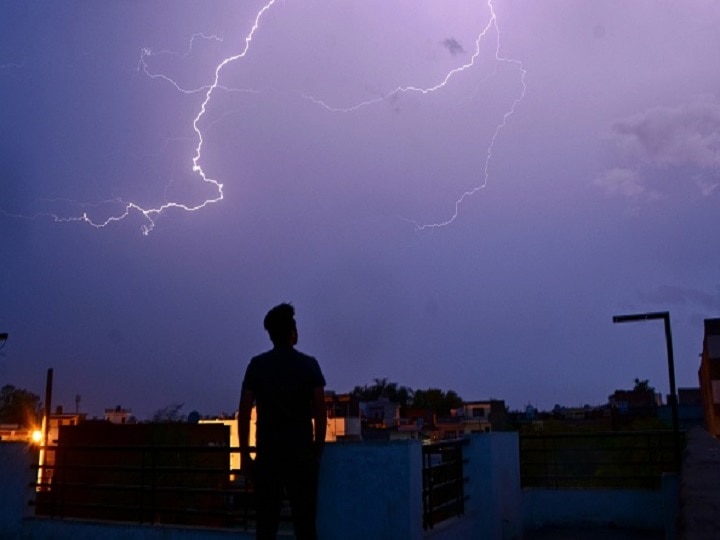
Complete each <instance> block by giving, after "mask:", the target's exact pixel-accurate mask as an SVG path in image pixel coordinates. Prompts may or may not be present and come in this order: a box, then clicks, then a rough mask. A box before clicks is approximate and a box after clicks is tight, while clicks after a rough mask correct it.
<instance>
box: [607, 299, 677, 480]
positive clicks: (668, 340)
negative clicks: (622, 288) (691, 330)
mask: <svg viewBox="0 0 720 540" xmlns="http://www.w3.org/2000/svg"><path fill="white" fill-rule="evenodd" d="M656 319H662V320H663V322H664V324H665V348H666V349H667V362H668V376H669V379H670V395H669V396H668V401H670V410H671V411H672V424H673V434H674V437H675V462H676V464H677V466H678V470H680V469H679V467H680V420H679V417H678V399H677V391H676V389H675V358H674V355H673V344H672V331H671V329H670V313H669V312H668V311H656V312H651V313H634V314H631V315H615V316H614V317H613V322H614V323H625V322H637V321H649V320H656Z"/></svg>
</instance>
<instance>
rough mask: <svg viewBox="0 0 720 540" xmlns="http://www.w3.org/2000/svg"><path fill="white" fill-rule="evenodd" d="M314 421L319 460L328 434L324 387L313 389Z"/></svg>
mask: <svg viewBox="0 0 720 540" xmlns="http://www.w3.org/2000/svg"><path fill="white" fill-rule="evenodd" d="M313 420H314V421H315V441H314V442H315V450H316V452H317V457H318V459H319V458H320V455H321V454H322V449H323V446H324V445H325V433H326V432H327V410H326V408H325V387H324V386H317V387H315V388H313Z"/></svg>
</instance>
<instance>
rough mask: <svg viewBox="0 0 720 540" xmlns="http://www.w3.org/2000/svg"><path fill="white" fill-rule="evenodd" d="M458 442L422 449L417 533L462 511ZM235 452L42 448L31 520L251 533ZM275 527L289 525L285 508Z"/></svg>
mask: <svg viewBox="0 0 720 540" xmlns="http://www.w3.org/2000/svg"><path fill="white" fill-rule="evenodd" d="M466 443H467V441H465V440H454V441H444V442H439V443H433V444H428V445H423V446H422V481H423V490H422V499H423V527H424V528H425V529H430V528H432V527H433V526H434V525H436V524H437V523H439V522H441V521H444V520H447V519H450V518H452V517H455V516H460V515H462V514H463V513H464V511H465V501H466V499H467V496H466V494H465V484H466V483H467V482H468V478H467V477H466V476H465V475H464V464H465V463H466V460H465V459H463V451H462V449H463V446H464V445H465V444H466ZM237 452H238V449H237V448H232V447H228V446H197V445H194V446H187V445H186V446H179V445H133V446H127V445H61V446H49V447H47V450H46V451H45V452H44V455H45V458H44V460H43V461H44V463H43V464H42V465H40V466H39V467H38V475H37V482H36V489H35V497H34V500H33V501H31V505H32V506H34V508H35V514H36V515H38V516H46V517H51V518H52V517H56V518H82V519H96V520H107V521H124V522H134V523H142V524H181V525H203V526H211V527H221V528H234V529H239V530H245V531H247V530H252V529H254V527H255V512H254V503H253V497H254V491H253V487H252V483H251V482H248V481H246V479H245V477H244V476H243V475H242V474H241V472H240V471H238V470H233V469H231V468H230V466H229V464H230V456H231V454H234V453H235V454H236V453H237ZM418 472H420V471H418ZM282 521H283V523H284V524H285V526H287V527H289V524H290V521H291V519H290V509H289V507H287V505H285V506H284V508H283V514H282Z"/></svg>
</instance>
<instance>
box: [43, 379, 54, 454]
mask: <svg viewBox="0 0 720 540" xmlns="http://www.w3.org/2000/svg"><path fill="white" fill-rule="evenodd" d="M52 388H53V368H49V369H48V370H47V379H46V382H45V425H44V426H43V427H44V428H45V429H44V433H43V446H45V447H46V448H47V445H48V433H49V432H50V411H51V410H52Z"/></svg>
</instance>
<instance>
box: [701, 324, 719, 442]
mask: <svg viewBox="0 0 720 540" xmlns="http://www.w3.org/2000/svg"><path fill="white" fill-rule="evenodd" d="M698 378H699V379H700V393H701V395H702V404H703V410H704V413H705V427H706V428H707V430H708V431H709V432H710V433H711V434H713V435H715V436H716V437H720V319H705V335H704V337H703V352H702V360H701V362H700V369H699V370H698Z"/></svg>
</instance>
